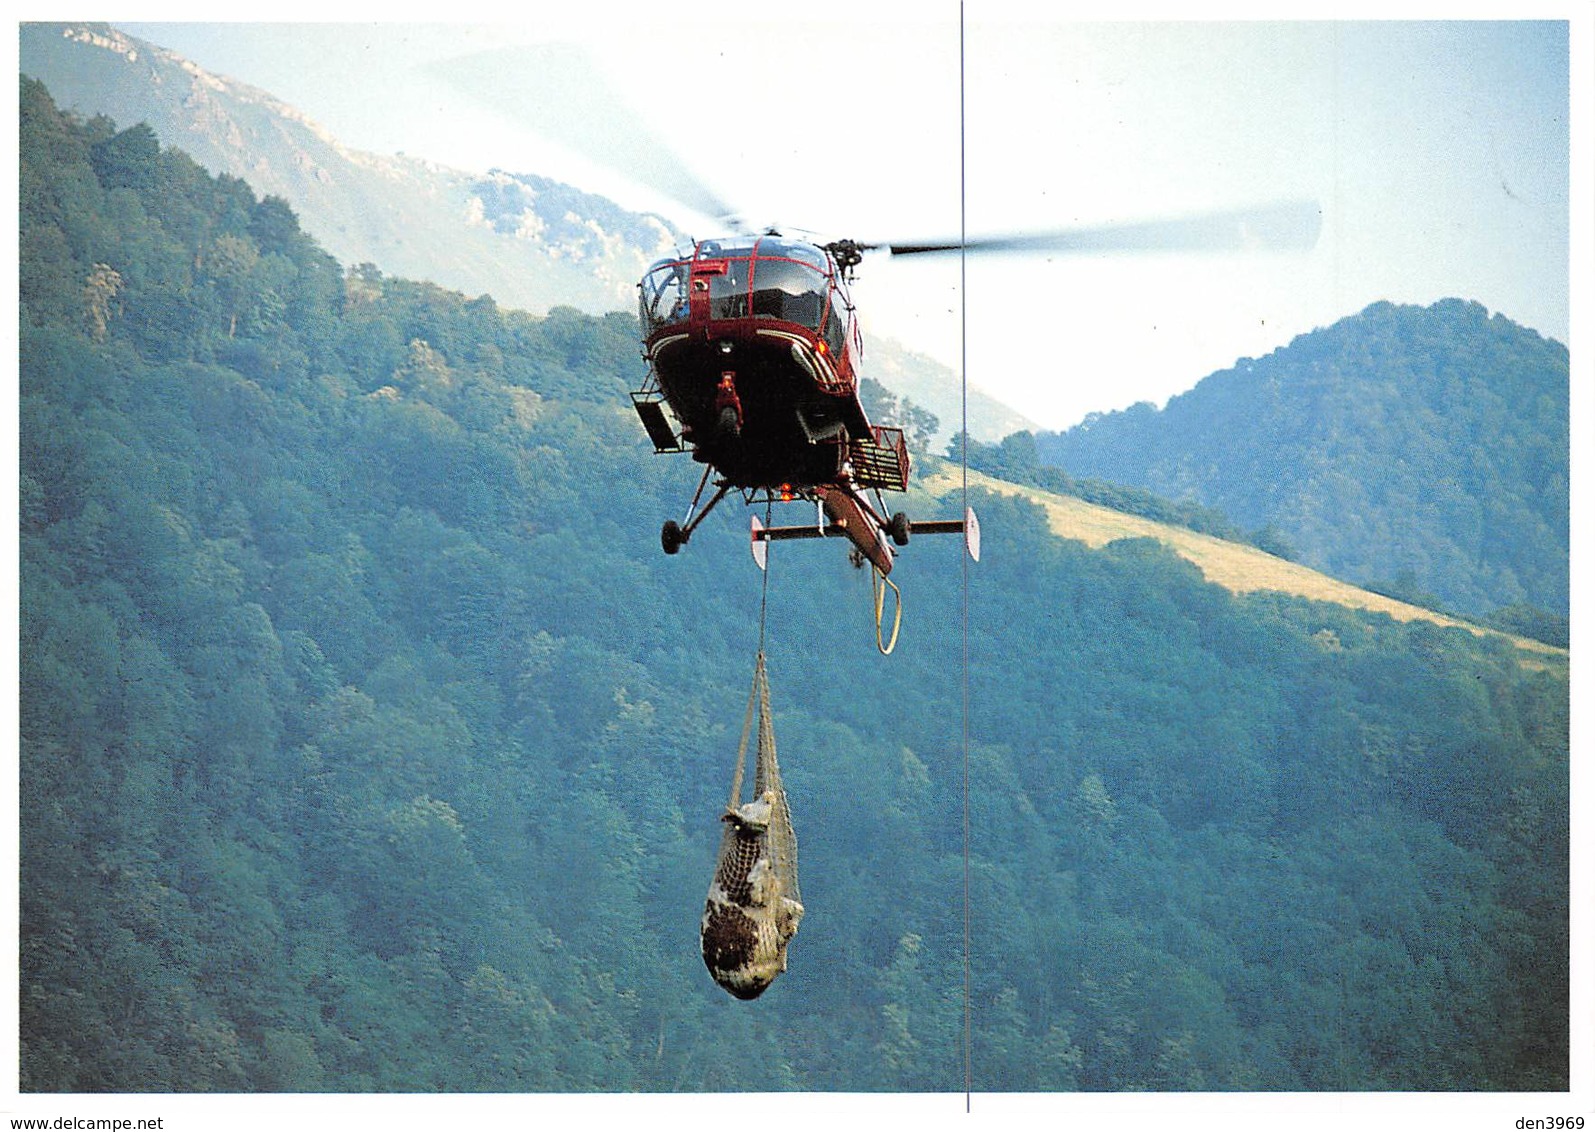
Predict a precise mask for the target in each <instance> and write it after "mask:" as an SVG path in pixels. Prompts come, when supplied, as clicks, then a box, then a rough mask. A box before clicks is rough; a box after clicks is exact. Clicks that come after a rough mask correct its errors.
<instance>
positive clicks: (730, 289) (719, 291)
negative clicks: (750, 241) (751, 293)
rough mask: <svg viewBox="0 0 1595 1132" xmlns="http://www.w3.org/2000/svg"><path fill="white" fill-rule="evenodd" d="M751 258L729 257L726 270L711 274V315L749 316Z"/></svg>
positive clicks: (721, 316) (715, 316)
mask: <svg viewBox="0 0 1595 1132" xmlns="http://www.w3.org/2000/svg"><path fill="white" fill-rule="evenodd" d="M751 262H752V261H751V260H746V259H728V260H726V261H725V270H724V271H721V272H718V273H716V274H714V275H711V276H709V317H710V318H747V317H748V268H749V265H750V264H751Z"/></svg>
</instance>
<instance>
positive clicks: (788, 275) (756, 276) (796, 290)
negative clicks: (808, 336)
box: [753, 245, 825, 330]
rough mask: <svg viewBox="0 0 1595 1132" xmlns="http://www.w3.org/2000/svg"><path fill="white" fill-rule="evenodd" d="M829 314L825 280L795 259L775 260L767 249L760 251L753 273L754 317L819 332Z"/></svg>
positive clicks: (761, 247)
mask: <svg viewBox="0 0 1595 1132" xmlns="http://www.w3.org/2000/svg"><path fill="white" fill-rule="evenodd" d="M824 310H825V276H823V275H822V274H820V272H819V271H818V270H816V269H815V268H814V267H811V266H809V265H807V264H804V263H799V262H798V261H796V260H792V259H773V258H770V256H769V249H768V246H767V245H761V246H760V247H759V258H758V260H757V261H756V262H755V264H754V269H753V315H754V317H755V318H778V319H781V320H783V321H785V322H796V323H799V324H801V325H803V326H807V327H808V328H809V329H810V330H817V329H819V325H820V314H821V313H822V312H823V311H824Z"/></svg>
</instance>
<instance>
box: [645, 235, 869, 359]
mask: <svg viewBox="0 0 1595 1132" xmlns="http://www.w3.org/2000/svg"><path fill="white" fill-rule="evenodd" d="M830 272H831V263H830V259H829V257H828V256H826V254H825V252H824V251H823V250H822V249H820V248H818V247H815V246H814V245H813V244H808V243H804V242H802V241H799V240H786V239H783V238H782V237H780V236H773V235H771V236H733V237H728V238H726V239H720V240H705V241H703V242H702V243H701V244H699V245H698V247H697V249H696V252H695V254H694V256H693V257H692V258H691V259H667V260H660V261H659V262H658V263H655V264H654V265H653V266H652V267H651V268H649V269H648V273H647V274H646V275H644V276H643V279H642V283H641V285H640V288H639V296H638V298H639V305H640V312H641V316H642V322H643V325H644V326H645V327H646V328H647V333H649V334H652V333H654V332H655V331H657V330H659V329H661V328H662V327H665V326H668V325H670V324H672V323H678V322H685V321H687V317H688V312H689V294H690V289H691V287H692V286H697V287H700V288H703V287H706V288H707V291H708V300H709V302H708V314H709V317H710V318H712V319H740V318H747V317H749V316H750V315H751V316H753V317H754V318H761V319H764V318H767V319H773V320H779V321H782V322H793V323H797V324H798V325H800V326H805V327H807V328H808V329H810V330H819V329H820V328H821V324H822V323H824V322H827V321H829V322H830V323H832V324H835V325H831V326H827V327H826V330H827V331H831V332H833V334H834V336H836V337H838V338H840V335H841V326H842V325H844V324H845V321H846V320H845V318H839V317H838V312H835V311H833V312H832V314H831V317H830V319H829V320H827V319H826V310H827V307H828V306H832V305H834V299H833V301H832V302H831V303H828V302H827V299H828V297H830V295H831V292H832V288H831V287H830V283H829V276H830ZM694 277H696V280H697V281H696V283H694V282H693V280H694Z"/></svg>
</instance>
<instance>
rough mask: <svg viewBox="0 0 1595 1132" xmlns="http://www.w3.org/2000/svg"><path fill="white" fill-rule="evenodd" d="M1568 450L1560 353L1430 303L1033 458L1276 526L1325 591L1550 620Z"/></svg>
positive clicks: (1051, 437)
mask: <svg viewBox="0 0 1595 1132" xmlns="http://www.w3.org/2000/svg"><path fill="white" fill-rule="evenodd" d="M1568 436H1569V434H1568V354H1567V347H1566V346H1564V345H1562V344H1561V343H1559V342H1556V341H1553V340H1550V339H1547V338H1542V337H1541V336H1540V335H1539V334H1537V333H1535V332H1534V331H1532V330H1528V329H1525V328H1524V327H1521V326H1518V325H1516V324H1515V323H1513V322H1511V321H1510V320H1509V319H1507V318H1505V317H1503V316H1501V315H1499V314H1497V315H1494V316H1491V315H1490V314H1489V312H1488V311H1486V310H1485V309H1484V308H1483V307H1482V306H1480V305H1479V304H1478V303H1469V302H1463V301H1461V300H1458V299H1447V300H1444V301H1442V302H1439V303H1436V304H1434V305H1433V306H1431V307H1410V306H1407V307H1403V306H1394V305H1392V304H1390V303H1376V304H1374V305H1373V306H1371V307H1369V308H1368V309H1367V310H1365V311H1363V312H1362V313H1361V314H1358V315H1355V316H1353V317H1350V318H1346V319H1342V320H1341V321H1340V322H1338V323H1336V324H1335V325H1334V326H1331V327H1328V328H1325V329H1322V330H1316V331H1314V332H1313V333H1311V334H1304V335H1302V336H1300V337H1299V338H1297V339H1296V340H1295V341H1293V342H1292V343H1290V345H1289V346H1286V347H1283V348H1281V349H1279V350H1276V351H1275V352H1274V353H1272V354H1270V355H1269V356H1267V357H1265V358H1258V359H1255V360H1253V359H1246V360H1243V361H1241V362H1240V363H1238V364H1237V365H1236V366H1235V367H1234V368H1233V369H1230V370H1226V371H1224V372H1222V373H1216V374H1213V375H1212V376H1210V377H1208V378H1206V379H1205V380H1204V381H1202V382H1201V383H1200V384H1198V385H1197V386H1196V387H1195V388H1194V389H1192V390H1191V391H1190V392H1188V393H1184V394H1182V395H1180V396H1178V397H1174V398H1172V399H1171V400H1170V401H1169V403H1168V405H1167V406H1165V407H1164V408H1163V409H1162V410H1158V409H1156V408H1155V407H1154V406H1152V405H1146V404H1143V405H1137V406H1135V407H1133V408H1131V409H1128V410H1125V411H1124V412H1121V413H1107V414H1101V415H1094V416H1092V417H1088V418H1087V419H1086V420H1085V421H1084V422H1083V423H1082V424H1080V425H1077V426H1076V427H1075V428H1072V429H1070V430H1068V431H1067V432H1064V433H1061V434H1043V435H1040V436H1038V437H1037V438H1036V448H1037V450H1038V452H1039V454H1040V457H1041V459H1042V460H1043V461H1045V462H1048V463H1052V464H1057V465H1059V466H1061V467H1062V468H1063V470H1064V471H1065V472H1067V473H1068V474H1070V475H1073V476H1083V477H1096V478H1100V479H1105V480H1110V481H1113V482H1115V483H1119V484H1126V485H1130V486H1133V487H1138V488H1143V489H1147V490H1150V491H1153V492H1155V493H1157V494H1158V495H1161V496H1167V497H1169V498H1172V499H1176V500H1189V501H1192V502H1194V503H1198V504H1202V505H1205V506H1207V507H1212V508H1217V509H1218V510H1219V511H1222V512H1223V513H1224V514H1226V515H1228V516H1229V517H1230V519H1231V520H1233V521H1234V522H1236V523H1238V524H1240V526H1241V527H1242V528H1243V529H1245V530H1257V529H1261V528H1267V527H1272V528H1275V529H1276V530H1277V531H1278V532H1279V533H1280V534H1281V535H1282V536H1283V538H1284V540H1285V541H1286V542H1287V543H1288V544H1289V545H1291V546H1293V547H1294V548H1296V550H1297V551H1299V552H1300V555H1301V559H1302V561H1304V562H1306V563H1308V564H1309V565H1312V566H1315V567H1317V568H1318V569H1321V570H1325V571H1326V572H1328V573H1331V574H1334V575H1335V576H1336V577H1341V578H1345V579H1347V580H1349V581H1353V582H1357V583H1359V584H1365V585H1371V586H1373V587H1374V588H1379V589H1381V590H1383V591H1385V592H1390V593H1392V595H1393V596H1397V597H1402V598H1406V599H1408V600H1418V601H1420V602H1424V601H1428V602H1436V603H1438V604H1440V605H1442V606H1444V607H1446V608H1448V609H1452V610H1455V611H1457V612H1460V613H1464V614H1470V615H1474V616H1478V615H1482V614H1488V613H1491V612H1493V611H1495V610H1498V609H1500V608H1502V607H1524V606H1527V607H1532V608H1531V609H1528V610H1523V609H1520V610H1519V615H1520V616H1522V617H1527V618H1529V619H1530V620H1535V619H1536V618H1534V617H1533V610H1536V609H1537V610H1540V611H1543V612H1544V613H1548V614H1551V615H1553V616H1554V617H1556V618H1562V619H1565V618H1566V617H1567V612H1568V545H1569V542H1568V522H1569V511H1568V507H1569V494H1568ZM1540 619H1541V620H1543V618H1540ZM1564 632H1565V629H1564Z"/></svg>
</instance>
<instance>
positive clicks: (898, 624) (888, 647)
mask: <svg viewBox="0 0 1595 1132" xmlns="http://www.w3.org/2000/svg"><path fill="white" fill-rule="evenodd" d="M887 586H890V587H891V588H892V593H893V594H894V595H895V596H896V598H897V612H896V613H895V614H894V615H893V617H892V639H891V640H890V641H886V640H883V639H882V637H881V624H882V622H883V621H885V618H886V587H887ZM870 591H871V593H872V596H873V597H874V598H875V647H876V648H878V649H880V650H881V655H882V656H891V655H892V650H893V649H895V648H896V647H897V631H898V630H899V629H901V628H902V627H903V591H902V590H900V589H898V588H897V583H896V582H894V581H892V580H891V579H890V578H888V577H887V576H886V575H885V574H882V573H881V572H880V569H879V568H878V567H876V566H875V565H873V564H871V566H870Z"/></svg>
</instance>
